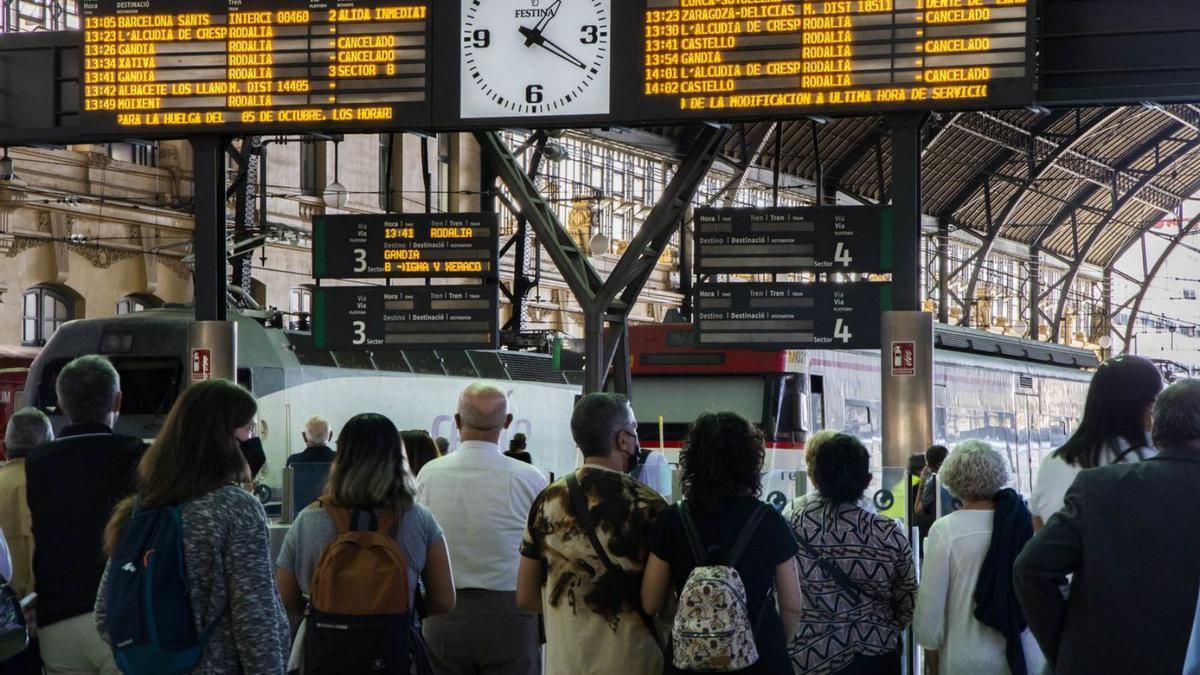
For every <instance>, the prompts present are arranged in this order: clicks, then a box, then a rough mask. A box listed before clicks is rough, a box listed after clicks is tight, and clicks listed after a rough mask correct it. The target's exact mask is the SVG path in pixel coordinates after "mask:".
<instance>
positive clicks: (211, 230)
mask: <svg viewBox="0 0 1200 675" xmlns="http://www.w3.org/2000/svg"><path fill="white" fill-rule="evenodd" d="M227 142H228V140H227V139H225V138H222V137H219V136H202V137H198V138H193V139H192V155H193V163H192V168H193V171H194V173H195V176H196V177H195V181H196V184H195V200H196V206H195V212H194V215H195V229H194V232H193V235H192V236H193V239H192V252H193V255H194V256H195V267H196V269H195V273H194V276H193V278H194V286H195V290H194V293H195V299H196V320H197V321H225V320H226V318H227V314H226V304H225V302H226V300H225V294H226V285H227V282H226V279H225V145H226V143H227Z"/></svg>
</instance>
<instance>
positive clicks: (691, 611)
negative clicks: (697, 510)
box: [671, 501, 770, 672]
mask: <svg viewBox="0 0 1200 675" xmlns="http://www.w3.org/2000/svg"><path fill="white" fill-rule="evenodd" d="M768 508H770V507H769V506H767V505H766V504H759V507H758V508H757V509H755V510H754V513H753V514H751V516H750V520H748V521H747V522H746V525H745V527H743V528H742V531H741V533H740V534H738V537H737V540H736V541H735V542H734V544H733V547H732V548H730V550H729V554H728V556H727V557H726V559H725V564H723V565H709V564H707V563H708V555H707V553H706V550H707V549H705V547H704V542H703V540H701V538H700V533H699V532H698V531H697V530H696V525H695V523H694V522H692V518H691V516H690V515H689V514H688V505H687V502H686V501H685V502H682V503H681V504H680V505H679V515H680V517H681V519H682V520H683V531H684V532H685V533H686V534H687V540H688V543H689V544H690V545H691V549H692V556H693V557H694V558H695V560H696V567H695V568H693V569H692V572H691V574H689V575H688V578H687V581H686V582H684V584H683V591H682V592H681V593H680V594H679V610H678V611H677V612H676V613H675V623H674V625H673V626H672V627H671V646H672V648H673V651H674V656H673V661H674V663H675V667H676V668H679V669H681V670H692V671H705V672H729V671H733V670H741V669H742V668H747V667H749V666H751V665H754V663H755V662H757V661H758V647H756V646H755V644H754V629H755V628H756V627H757V624H758V621H757V620H756V621H755V622H754V624H755V625H751V623H750V610H749V606H748V605H747V602H746V587H745V585H744V584H743V583H742V577H741V575H739V574H738V572H737V570H736V569H734V566H735V565H737V562H738V560H739V559H740V558H741V557H742V553H743V552H745V550H746V546H747V545H749V543H750V538H751V537H752V536H753V535H754V530H755V529H756V528H757V527H758V524H759V523H760V522H761V521H762V519H763V516H764V515H766V510H767V509H768ZM769 598H770V592H769V591H768V600H769ZM763 609H764V610H765V609H766V606H765V604H764V607H763ZM762 615H763V612H761V611H760V612H759V616H758V617H757V618H758V619H761V618H762Z"/></svg>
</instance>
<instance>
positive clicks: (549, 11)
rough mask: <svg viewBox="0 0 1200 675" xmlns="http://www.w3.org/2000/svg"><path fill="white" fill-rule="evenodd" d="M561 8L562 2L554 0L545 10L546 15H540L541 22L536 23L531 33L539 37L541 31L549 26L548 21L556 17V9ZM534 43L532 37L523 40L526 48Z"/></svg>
mask: <svg viewBox="0 0 1200 675" xmlns="http://www.w3.org/2000/svg"><path fill="white" fill-rule="evenodd" d="M561 6H562V0H554V2H553V3H551V4H550V6H549V7H547V8H546V13H545V14H543V15H542V18H541V20H540V21H538V22H537V25H536V26H534V27H533V32H534V33H537V34H538V35H541V34H542V31H544V30H546V26H548V25H550V20H551V19H553V18H554V17H556V16H558V8H559V7H561ZM534 42H535V40H534V39H533V38H532V37H526V38H525V46H526V47H531V46H533V43H534Z"/></svg>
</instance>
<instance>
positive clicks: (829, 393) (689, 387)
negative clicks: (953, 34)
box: [630, 324, 1099, 503]
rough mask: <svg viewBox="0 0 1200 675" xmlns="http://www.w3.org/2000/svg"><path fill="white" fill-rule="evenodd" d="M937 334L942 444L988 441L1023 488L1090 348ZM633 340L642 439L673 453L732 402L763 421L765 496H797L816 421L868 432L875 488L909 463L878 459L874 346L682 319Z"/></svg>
mask: <svg viewBox="0 0 1200 675" xmlns="http://www.w3.org/2000/svg"><path fill="white" fill-rule="evenodd" d="M935 335H936V339H935V342H936V345H937V347H938V348H937V350H936V353H935V364H934V384H935V396H934V405H935V409H934V440H935V442H937V443H942V444H945V445H948V446H953V445H954V444H956V443H959V442H961V441H964V440H967V439H973V438H974V439H983V440H986V441H989V442H990V443H992V445H993V446H994V447H996V448H997V449H998V450H1000V451H1001V452H1002V453H1005V455H1006V456H1007V457H1008V459H1009V464H1010V466H1011V467H1012V470H1013V471H1012V485H1013V487H1015V488H1017V489H1018V490H1019V491H1021V492H1022V493H1024V494H1025V495H1028V494H1029V492H1030V491H1031V489H1032V486H1033V480H1034V479H1035V478H1036V476H1037V470H1038V466H1039V465H1040V463H1041V460H1042V458H1043V457H1045V456H1046V455H1047V454H1048V453H1049V452H1051V451H1052V450H1053V449H1054V448H1056V447H1057V446H1058V445H1060V444H1061V443H1062V442H1063V441H1065V440H1066V438H1067V435H1068V434H1069V433H1070V432H1071V430H1072V429H1073V428H1074V427H1075V425H1076V423H1077V422H1078V420H1079V417H1080V415H1081V413H1082V411H1083V401H1084V399H1085V397H1086V394H1087V386H1088V382H1089V381H1090V380H1091V369H1093V368H1094V367H1095V366H1097V365H1099V363H1098V361H1097V359H1096V356H1095V354H1093V353H1092V352H1090V351H1087V350H1083V349H1074V348H1070V347H1062V346H1058V345H1048V344H1044V343H1037V342H1032V341H1028V340H1018V339H1015V338H1006V337H1004V336H998V335H995V334H991V333H985V332H981V331H976V330H970V329H963V328H955V327H949V326H938V327H937V328H936V331H935ZM630 340H631V350H632V352H633V354H634V361H633V376H634V380H633V381H634V393H635V402H634V406H635V408H636V410H637V412H638V416H639V419H640V420H642V431H641V434H642V437H643V442H644V443H646V444H647V445H649V446H651V447H657V446H658V445H659V444H661V445H662V446H663V448H664V450H665V454H667V456H668V459H669V461H675V459H676V458H677V452H678V447H679V442H680V439H681V438H682V436H683V434H684V433H685V432H686V427H687V423H688V422H689V421H690V420H693V419H695V417H696V415H697V414H698V413H699V412H702V411H704V410H732V411H735V412H738V413H740V414H742V415H743V416H745V417H747V418H748V419H750V420H752V421H754V422H756V423H757V424H758V425H759V427H760V428H761V429H762V430H763V433H764V435H765V437H766V441H767V448H768V452H767V458H766V471H767V473H766V476H765V477H764V483H765V485H764V488H765V489H764V496H767V495H771V494H773V493H780V494H777V495H775V497H776V499H773V500H772V501H773V502H776V503H779V500H783V499H786V498H790V497H792V496H794V494H795V483H796V478H797V475H798V474H799V473H800V472H802V471H803V470H804V458H803V440H804V438H806V437H807V436H808V435H809V434H811V433H813V432H815V431H818V430H821V429H838V430H843V431H847V432H850V433H853V434H854V435H856V436H858V437H860V438H862V439H863V441H864V442H865V443H866V444H867V445H868V447H869V448H870V449H871V450H872V461H873V464H874V466H873V473H874V474H875V476H876V482H875V486H874V487H875V488H876V489H877V488H879V487H881V486H882V485H888V486H893V485H895V484H896V483H897V482H899V481H900V480H901V477H900V475H901V474H902V473H903V471H902V470H903V469H904V468H905V467H889V469H888V470H885V468H884V467H883V466H881V464H882V463H881V460H880V456H881V455H880V452H879V450H880V398H881V397H880V387H881V384H880V372H879V353H878V352H870V351H829V350H809V351H755V350H749V349H728V350H720V349H697V348H695V347H694V346H693V341H692V337H691V327H690V326H689V325H687V324H674V325H672V324H662V325H656V326H635V327H632V328H631V329H630ZM659 417H661V418H662V422H661V424H660V422H659V419H658V418H659ZM660 430H661V432H660ZM652 439H653V440H652ZM660 439H661V440H660ZM924 450H925V448H913V449H912V452H914V453H919V452H923V451H924ZM897 469H898V470H899V471H897ZM801 478H803V476H801ZM801 483H802V484H803V483H804V481H801Z"/></svg>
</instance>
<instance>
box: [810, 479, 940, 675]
mask: <svg viewBox="0 0 1200 675" xmlns="http://www.w3.org/2000/svg"><path fill="white" fill-rule="evenodd" d="M791 526H792V531H793V532H794V533H795V535H796V538H797V539H799V540H801V541H802V542H804V541H806V542H808V543H809V544H810V545H811V546H812V547H813V549H815V551H816V552H817V553H819V554H820V555H821V556H822V557H824V558H825V559H826V560H828V561H830V562H832V563H833V564H835V565H837V566H838V568H839V569H841V571H842V572H843V573H844V574H845V575H846V576H847V577H849V578H850V580H851V581H852V582H853V583H854V585H855V586H857V587H859V588H860V589H861V590H862V592H861V593H851V592H850V591H848V590H846V589H845V588H843V587H842V585H841V584H839V583H838V582H837V580H835V579H834V578H833V577H832V576H831V575H829V574H827V573H826V571H825V570H824V569H822V567H821V565H820V564H819V563H818V560H817V558H816V557H814V556H813V555H811V554H810V553H809V551H808V550H806V549H805V548H804V547H803V546H802V547H801V548H800V552H799V553H797V554H796V564H797V566H798V567H799V570H800V589H801V591H802V592H803V594H804V610H803V613H802V615H801V620H800V626H799V627H798V628H797V629H796V634H795V635H793V636H792V640H791V644H790V645H789V647H788V654H789V656H790V657H791V660H792V668H793V669H794V670H795V672H796V673H804V674H805V675H826V674H827V673H836V672H837V671H838V670H841V669H842V668H844V667H845V666H846V665H848V664H849V663H850V662H851V661H852V660H853V659H854V657H855V655H857V654H862V655H863V656H878V655H883V654H887V653H889V652H893V651H895V650H897V649H898V648H899V646H900V637H901V633H902V632H903V630H904V628H905V627H906V626H907V625H908V624H909V622H910V621H912V615H913V606H914V604H915V603H916V592H917V578H916V569H915V567H914V565H913V557H912V548H911V546H910V545H909V542H908V538H907V537H905V536H904V531H903V529H902V528H901V527H900V525H899V524H898V523H897V522H896V521H894V520H892V519H891V518H888V517H886V516H881V515H877V514H874V513H871V512H869V511H864V510H863V509H861V508H859V507H858V506H856V505H854V504H835V503H833V502H830V501H829V500H826V499H824V498H821V497H817V498H814V499H811V500H809V501H807V502H806V503H805V505H804V507H803V508H802V509H801V510H800V511H798V512H796V513H793V514H792V517H791Z"/></svg>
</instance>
